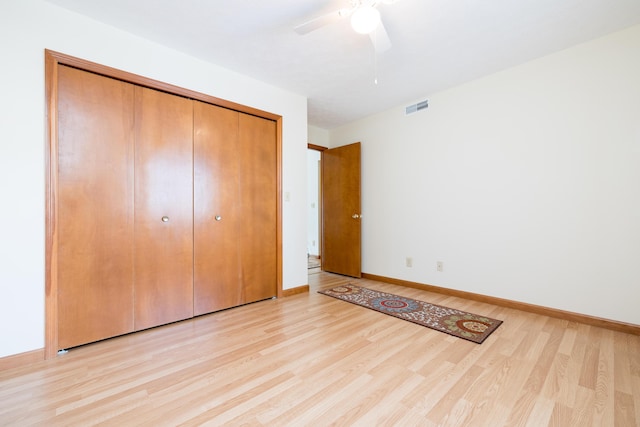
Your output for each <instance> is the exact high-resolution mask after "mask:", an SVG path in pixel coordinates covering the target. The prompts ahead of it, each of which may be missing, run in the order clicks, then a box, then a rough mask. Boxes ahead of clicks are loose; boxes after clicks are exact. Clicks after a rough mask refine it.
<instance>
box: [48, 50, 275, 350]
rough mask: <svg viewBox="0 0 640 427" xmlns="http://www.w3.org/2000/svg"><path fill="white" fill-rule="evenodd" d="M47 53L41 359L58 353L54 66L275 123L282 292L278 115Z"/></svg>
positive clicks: (56, 82) (56, 77) (56, 166)
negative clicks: (42, 350) (62, 66)
mask: <svg viewBox="0 0 640 427" xmlns="http://www.w3.org/2000/svg"><path fill="white" fill-rule="evenodd" d="M44 56H45V97H46V105H45V119H46V122H47V125H46V126H45V346H44V355H45V359H49V358H52V357H55V356H56V354H57V352H58V350H59V349H58V327H57V325H58V298H57V297H58V279H57V278H58V267H57V260H58V258H57V257H58V246H59V242H58V227H57V219H58V180H57V177H58V159H57V154H58V138H57V136H58V111H57V105H58V67H59V66H60V65H67V66H70V67H75V68H78V69H81V70H84V71H89V72H92V73H96V74H100V75H103V76H105V77H110V78H114V79H117V80H122V81H125V82H129V83H133V84H135V85H138V86H144V87H148V88H151V89H156V90H160V91H164V92H168V93H171V94H174V95H178V96H183V97H185V98H190V99H195V100H198V101H202V102H206V103H209V104H213V105H217V106H220V107H224V108H229V109H231V110H236V111H239V112H243V113H247V114H251V115H254V116H257V117H262V118H265V119H268V120H273V121H274V122H275V123H276V185H277V191H276V198H277V203H276V211H277V212H276V217H277V224H276V246H277V249H276V253H277V260H276V292H277V297H278V298H280V297H282V295H283V291H282V116H280V115H277V114H273V113H269V112H267V111H262V110H259V109H256V108H253V107H248V106H245V105H241V104H236V103H235V102H231V101H227V100H224V99H220V98H216V97H213V96H210V95H205V94H203V93H199V92H195V91H192V90H189V89H185V88H181V87H178V86H174V85H171V84H169V83H164V82H161V81H158V80H153V79H150V78H147V77H143V76H139V75H137V74H132V73H128V72H126V71H122V70H118V69H116V68H111V67H108V66H105V65H101V64H97V63H95V62H91V61H87V60H84V59H80V58H75V57H73V56H69V55H66V54H63V53H59V52H55V51H52V50H48V49H46V50H45V52H44Z"/></svg>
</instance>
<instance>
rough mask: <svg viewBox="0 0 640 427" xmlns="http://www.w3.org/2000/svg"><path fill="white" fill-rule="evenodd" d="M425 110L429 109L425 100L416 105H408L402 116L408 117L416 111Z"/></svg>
mask: <svg viewBox="0 0 640 427" xmlns="http://www.w3.org/2000/svg"><path fill="white" fill-rule="evenodd" d="M427 108H429V100H428V99H425V100H424V101H422V102H418V103H417V104H413V105H409V106H408V107H406V108H405V109H404V114H405V116H408V115H409V114H413V113H417V112H418V111H420V110H425V109H427Z"/></svg>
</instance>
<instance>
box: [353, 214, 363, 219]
mask: <svg viewBox="0 0 640 427" xmlns="http://www.w3.org/2000/svg"><path fill="white" fill-rule="evenodd" d="M360 217H361V215H358V214H353V215H351V218H353V219H358V218H360Z"/></svg>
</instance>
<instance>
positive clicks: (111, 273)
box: [53, 64, 278, 349]
mask: <svg viewBox="0 0 640 427" xmlns="http://www.w3.org/2000/svg"><path fill="white" fill-rule="evenodd" d="M57 70H58V73H57V84H58V86H57V136H58V138H57V147H56V148H57V159H56V160H57V182H56V183H55V184H56V189H57V214H58V215H57V236H56V238H57V243H58V244H57V248H58V252H57V256H56V257H55V259H56V260H57V262H56V266H55V267H56V268H55V269H54V270H53V271H56V272H57V277H56V284H57V300H56V303H57V325H56V326H57V347H58V348H59V349H62V348H70V347H74V346H77V345H81V344H85V343H89V342H93V341H98V340H101V339H104V338H109V337H113V336H117V335H122V334H125V333H129V332H133V331H139V330H142V329H147V328H150V327H154V326H158V325H163V324H166V323H170V322H174V321H178V320H183V319H187V318H190V317H193V316H195V315H201V314H205V313H210V312H213V311H217V310H221V309H226V308H230V307H235V306H238V305H241V304H245V303H249V302H255V301H259V300H263V299H267V298H271V297H274V296H276V294H277V275H278V271H277V270H278V269H277V265H278V264H277V263H278V244H277V240H278V237H277V223H278V217H277V211H278V201H277V197H278V181H277V176H278V173H277V162H278V159H277V142H276V141H277V136H276V134H277V129H276V122H275V121H274V120H270V119H266V118H263V117H258V116H256V115H252V114H247V113H244V112H240V111H236V110H233V109H229V108H225V107H222V106H217V105H213V104H211V103H206V102H202V101H198V100H194V99H190V98H188V97H183V96H179V95H175V94H171V93H167V92H164V91H160V90H157V89H152V88H148V87H142V86H139V85H136V84H133V83H128V82H125V81H121V80H118V79H115V78H111V77H105V76H103V75H99V74H95V73H92V72H89V71H84V70H80V69H77V68H73V67H69V66H65V65H62V64H60V65H58V67H57Z"/></svg>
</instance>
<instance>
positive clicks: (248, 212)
mask: <svg viewBox="0 0 640 427" xmlns="http://www.w3.org/2000/svg"><path fill="white" fill-rule="evenodd" d="M238 148H239V149H238V156H239V157H240V159H242V160H241V171H240V195H241V197H239V199H238V201H239V203H241V205H240V206H241V207H240V210H241V212H242V218H243V221H242V226H241V227H239V231H238V245H239V246H240V254H241V263H242V268H241V273H242V281H243V285H244V292H245V302H253V301H259V300H262V299H266V298H271V297H273V296H276V293H277V289H276V288H277V285H276V274H277V272H276V262H277V239H276V224H277V216H276V215H277V205H276V203H277V200H276V198H277V175H276V170H277V165H276V123H275V122H274V121H272V120H267V119H263V118H260V117H256V116H252V115H249V114H244V113H241V114H240V126H239V139H238Z"/></svg>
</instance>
